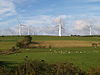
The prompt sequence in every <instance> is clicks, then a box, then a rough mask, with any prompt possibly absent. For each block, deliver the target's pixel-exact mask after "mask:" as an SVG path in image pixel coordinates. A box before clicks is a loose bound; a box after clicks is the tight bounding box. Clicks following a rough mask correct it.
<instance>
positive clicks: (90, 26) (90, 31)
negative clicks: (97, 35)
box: [88, 25, 92, 36]
mask: <svg viewBox="0 0 100 75" xmlns="http://www.w3.org/2000/svg"><path fill="white" fill-rule="evenodd" d="M88 28H89V35H90V36H91V35H92V25H89V26H88Z"/></svg>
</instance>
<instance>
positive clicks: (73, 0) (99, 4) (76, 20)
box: [0, 0, 100, 35]
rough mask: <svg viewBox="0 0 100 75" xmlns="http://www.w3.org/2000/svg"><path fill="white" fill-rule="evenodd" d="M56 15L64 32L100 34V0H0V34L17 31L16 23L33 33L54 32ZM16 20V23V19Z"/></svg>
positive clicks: (15, 32) (16, 32)
mask: <svg viewBox="0 0 100 75" xmlns="http://www.w3.org/2000/svg"><path fill="white" fill-rule="evenodd" d="M59 17H61V19H62V20H63V22H64V31H65V32H64V35H71V34H77V35H78V34H79V35H88V34H89V26H90V25H91V26H92V34H93V35H99V33H100V31H99V30H100V0H0V35H4V34H5V35H7V34H18V24H19V23H21V24H24V25H27V26H29V27H30V31H31V33H32V34H34V33H38V34H44V35H45V34H52V35H53V34H57V28H56V24H57V22H56V21H55V20H57V19H58V18H59ZM18 20H19V22H18Z"/></svg>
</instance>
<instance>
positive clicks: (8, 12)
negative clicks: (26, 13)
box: [0, 0, 16, 17]
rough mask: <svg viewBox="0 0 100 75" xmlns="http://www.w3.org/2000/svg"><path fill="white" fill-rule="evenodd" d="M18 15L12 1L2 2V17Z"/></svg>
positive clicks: (0, 15) (0, 10)
mask: <svg viewBox="0 0 100 75" xmlns="http://www.w3.org/2000/svg"><path fill="white" fill-rule="evenodd" d="M15 14H16V10H15V5H14V3H13V2H12V1H11V0H0V17H6V16H12V15H15Z"/></svg>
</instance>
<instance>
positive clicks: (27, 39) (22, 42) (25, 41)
mask: <svg viewBox="0 0 100 75" xmlns="http://www.w3.org/2000/svg"><path fill="white" fill-rule="evenodd" d="M31 42H32V37H31V36H25V37H24V39H22V40H20V41H18V42H17V43H16V47H19V48H27V47H28V45H29V44H30V43H31Z"/></svg>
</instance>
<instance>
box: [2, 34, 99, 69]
mask: <svg viewBox="0 0 100 75" xmlns="http://www.w3.org/2000/svg"><path fill="white" fill-rule="evenodd" d="M32 37H33V41H51V40H79V41H99V38H100V37H57V36H52V37H51V36H32ZM21 38H22V37H16V36H13V37H10V36H9V37H0V50H5V49H8V48H10V47H12V46H14V45H15V42H16V41H17V40H19V39H21ZM20 51H21V52H20V53H16V54H10V55H0V61H3V62H6V63H7V62H8V63H9V64H8V65H14V63H22V62H23V61H24V58H25V56H28V57H29V59H31V60H45V61H47V62H48V63H61V62H66V61H67V62H72V63H74V64H75V65H77V66H79V67H81V68H82V69H84V70H87V69H89V68H91V67H99V66H100V47H96V48H95V47H69V48H52V49H51V50H50V49H49V48H32V49H21V50H20ZM10 63H11V64H10Z"/></svg>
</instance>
